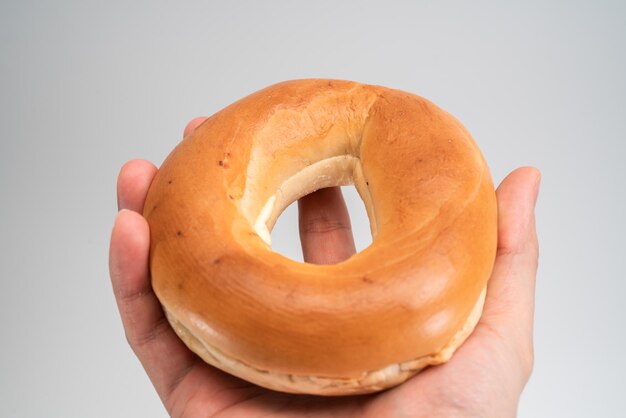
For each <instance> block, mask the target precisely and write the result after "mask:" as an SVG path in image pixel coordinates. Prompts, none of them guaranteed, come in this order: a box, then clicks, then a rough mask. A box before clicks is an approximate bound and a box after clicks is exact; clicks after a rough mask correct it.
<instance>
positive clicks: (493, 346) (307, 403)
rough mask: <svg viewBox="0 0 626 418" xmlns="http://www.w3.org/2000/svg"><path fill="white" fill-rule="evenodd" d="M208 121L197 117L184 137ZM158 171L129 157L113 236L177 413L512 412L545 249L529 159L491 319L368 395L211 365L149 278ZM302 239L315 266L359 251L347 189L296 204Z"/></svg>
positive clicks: (139, 328)
mask: <svg viewBox="0 0 626 418" xmlns="http://www.w3.org/2000/svg"><path fill="white" fill-rule="evenodd" d="M203 120H204V118H196V119H193V120H192V121H191V122H190V123H189V124H188V125H187V127H186V128H185V133H184V135H187V134H189V133H190V132H191V131H193V130H194V129H195V128H196V127H197V126H198V125H199V124H200V123H201V122H202V121H203ZM156 172H157V168H156V167H155V166H154V165H152V164H151V163H149V162H147V161H144V160H132V161H129V162H128V163H126V164H125V165H124V166H123V167H122V169H121V171H120V174H119V178H118V189H117V195H118V206H119V209H120V211H119V213H118V215H117V217H116V219H115V225H114V227H113V232H112V236H111V245H110V257H109V267H110V274H111V281H112V285H113V291H114V294H115V298H116V301H117V305H118V308H119V311H120V315H121V318H122V323H123V325H124V330H125V332H126V337H127V340H128V343H129V344H130V346H131V348H132V349H133V351H134V352H135V354H136V355H137V357H138V358H139V360H140V361H141V363H142V365H143V367H144V369H145V370H146V373H147V374H148V376H149V377H150V380H151V381H152V383H153V384H154V387H155V388H156V391H157V392H158V394H159V396H160V398H161V400H162V401H163V404H164V405H165V408H166V409H167V411H168V412H169V414H170V415H171V416H172V417H179V418H183V417H184V418H196V417H303V416H306V417H350V416H358V417H498V418H502V417H514V416H515V415H516V413H517V405H518V401H519V397H520V394H521V392H522V390H523V388H524V386H525V384H526V382H527V381H528V379H529V377H530V373H531V371H532V367H533V313H534V294H535V278H536V272H537V259H538V245H537V235H536V230H535V217H534V207H535V202H536V199H537V194H538V191H539V183H540V179H541V175H540V173H539V171H538V170H537V169H535V168H531V167H522V168H519V169H517V170H515V171H513V172H512V173H511V174H509V175H508V176H507V177H506V178H505V179H504V180H503V181H502V183H501V184H500V186H499V187H498V189H497V191H496V194H497V200H498V211H499V214H498V250H497V257H496V262H495V266H494V269H493V273H492V276H491V278H490V280H489V284H488V288H487V298H486V301H485V307H484V311H483V315H482V317H481V319H480V321H479V323H478V325H477V326H476V329H475V331H474V332H473V334H472V335H471V336H470V337H469V338H468V339H467V341H466V342H465V343H464V344H463V345H462V346H461V347H460V348H459V349H458V350H457V352H456V353H455V354H454V356H453V357H452V359H451V360H450V361H449V362H448V363H446V364H443V365H440V366H435V367H429V368H427V369H425V370H424V371H423V372H421V373H419V374H418V375H416V376H415V377H413V378H412V379H410V380H408V381H407V382H405V383H404V384H402V385H400V386H397V387H395V388H392V389H390V390H387V391H384V392H381V393H377V394H372V395H365V396H351V397H336V398H324V397H315V396H304V395H289V394H283V393H278V392H274V391H271V390H267V389H264V388H261V387H258V386H255V385H253V384H250V383H247V382H245V381H243V380H241V379H238V378H236V377H233V376H230V375H228V374H226V373H224V372H222V371H220V370H218V369H215V368H214V367H212V366H209V365H207V364H206V363H204V362H202V360H200V359H199V358H198V357H197V356H196V355H195V354H194V353H192V352H191V351H190V350H189V349H188V348H187V347H186V346H185V345H184V344H183V343H182V342H181V341H180V340H179V339H178V337H177V336H176V334H175V333H174V331H173V330H172V328H171V327H170V326H169V324H168V322H167V320H166V319H165V317H164V315H163V311H162V309H161V306H160V304H159V302H158V300H157V298H156V296H155V295H154V293H153V291H152V288H151V285H150V273H149V268H148V255H149V247H150V242H149V241H150V234H149V228H148V224H147V222H146V221H145V219H144V218H143V217H142V216H141V212H142V209H143V204H144V200H145V197H146V194H147V192H148V187H149V186H150V182H151V181H152V178H153V177H154V175H155V174H156ZM298 209H299V224H300V240H301V243H302V248H303V253H304V259H305V261H307V262H310V263H317V264H330V263H337V262H339V261H341V260H344V259H346V258H348V257H350V256H351V255H352V254H354V253H355V247H354V242H353V238H352V231H351V228H350V219H349V215H348V211H347V209H346V205H345V202H344V200H343V197H342V195H341V190H340V189H339V188H336V187H335V188H328V189H323V190H320V191H317V192H315V193H313V194H311V195H308V196H306V197H304V198H302V199H300V200H299V202H298Z"/></svg>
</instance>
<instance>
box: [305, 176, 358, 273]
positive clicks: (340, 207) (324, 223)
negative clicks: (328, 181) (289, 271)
mask: <svg viewBox="0 0 626 418" xmlns="http://www.w3.org/2000/svg"><path fill="white" fill-rule="evenodd" d="M298 218H299V225H300V242H301V243H302V252H303V254H304V261H305V262H307V263H314V264H335V263H339V262H340V261H343V260H345V259H347V258H349V257H350V256H352V255H353V254H354V253H355V252H356V248H355V246H354V238H353V237H352V227H351V225H350V215H349V214H348V208H347V207H346V202H345V201H344V199H343V196H342V194H341V188H339V187H330V188H327V189H321V190H318V191H316V192H315V193H311V194H310V195H307V196H304V197H303V198H301V199H300V200H298Z"/></svg>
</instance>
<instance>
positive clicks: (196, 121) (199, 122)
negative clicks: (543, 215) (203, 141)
mask: <svg viewBox="0 0 626 418" xmlns="http://www.w3.org/2000/svg"><path fill="white" fill-rule="evenodd" d="M207 119H208V118H207V117H206V116H198V117H196V118H193V119H192V120H191V121H189V123H187V126H185V130H184V131H183V137H186V136H187V135H189V134H190V133H192V132H193V131H194V130H195V129H196V128H197V127H198V126H200V125H202V123H203V122H204V121H205V120H207Z"/></svg>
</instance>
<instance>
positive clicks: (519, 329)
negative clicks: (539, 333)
mask: <svg viewBox="0 0 626 418" xmlns="http://www.w3.org/2000/svg"><path fill="white" fill-rule="evenodd" d="M540 179H541V175H540V173H539V171H538V170H537V169H534V168H530V167H524V168H520V169H518V170H515V171H514V172H512V173H511V174H509V175H508V176H507V177H506V178H505V179H504V180H503V182H502V184H501V185H500V187H498V190H497V192H496V194H497V199H498V250H497V255H496V261H495V265H494V268H493V272H492V275H491V278H490V280H489V284H488V287H487V299H486V300H485V307H484V311H483V316H482V317H481V321H480V324H481V325H482V326H484V327H487V328H489V329H490V330H491V331H494V332H495V333H496V334H498V335H499V336H501V337H502V339H503V340H506V341H507V342H508V343H509V344H511V345H513V346H514V347H516V349H517V350H518V351H519V352H520V353H521V355H522V358H525V359H529V358H530V359H532V332H533V316H534V314H533V313H534V301H535V280H536V274H537V259H538V243H537V234H536V230H535V216H534V208H535V202H536V200H537V194H538V191H539V183H540Z"/></svg>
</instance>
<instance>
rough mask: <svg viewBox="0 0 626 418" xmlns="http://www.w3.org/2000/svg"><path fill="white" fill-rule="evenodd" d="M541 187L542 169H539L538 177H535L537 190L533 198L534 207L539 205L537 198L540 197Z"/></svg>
mask: <svg viewBox="0 0 626 418" xmlns="http://www.w3.org/2000/svg"><path fill="white" fill-rule="evenodd" d="M540 188H541V171H539V170H537V178H536V179H535V192H534V198H533V208H534V207H535V206H536V205H537V199H538V197H539V189H540Z"/></svg>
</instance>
